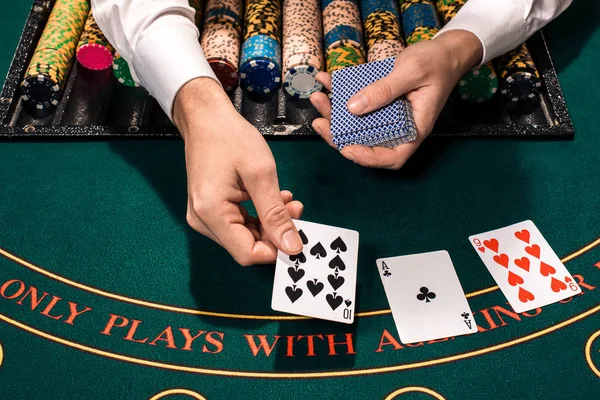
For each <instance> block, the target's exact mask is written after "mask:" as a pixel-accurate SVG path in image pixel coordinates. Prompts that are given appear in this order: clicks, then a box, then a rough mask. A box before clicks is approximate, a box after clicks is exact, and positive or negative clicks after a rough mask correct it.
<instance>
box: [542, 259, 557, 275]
mask: <svg viewBox="0 0 600 400" xmlns="http://www.w3.org/2000/svg"><path fill="white" fill-rule="evenodd" d="M554 273H556V269H555V268H554V267H553V266H552V265H549V264H546V263H545V262H543V261H542V262H540V274H542V276H548V275H550V274H554ZM553 279H554V278H553Z"/></svg>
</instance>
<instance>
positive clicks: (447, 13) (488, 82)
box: [437, 0, 498, 103]
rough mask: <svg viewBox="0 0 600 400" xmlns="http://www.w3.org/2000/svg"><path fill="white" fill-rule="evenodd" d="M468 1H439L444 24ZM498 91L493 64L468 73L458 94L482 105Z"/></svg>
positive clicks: (463, 78)
mask: <svg viewBox="0 0 600 400" xmlns="http://www.w3.org/2000/svg"><path fill="white" fill-rule="evenodd" d="M466 2H467V0H437V10H438V13H439V15H440V17H441V18H442V21H443V22H444V25H445V24H447V23H448V22H450V20H451V19H452V18H454V17H455V16H456V13H458V11H459V10H460V9H461V7H462V6H463V5H465V4H466ZM497 91H498V77H497V76H496V71H495V70H494V67H493V65H492V63H491V62H488V63H487V64H485V65H482V66H480V67H478V68H475V69H473V70H471V71H469V72H467V73H466V74H465V75H464V76H463V77H462V78H461V79H460V81H459V82H458V92H459V94H460V97H461V98H462V99H463V100H468V101H474V102H477V103H482V102H484V101H487V100H489V99H491V98H492V97H493V96H494V94H496V92H497Z"/></svg>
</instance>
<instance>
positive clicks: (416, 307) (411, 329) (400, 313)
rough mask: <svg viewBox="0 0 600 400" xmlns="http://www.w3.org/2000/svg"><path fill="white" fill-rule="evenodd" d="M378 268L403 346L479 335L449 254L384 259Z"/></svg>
mask: <svg viewBox="0 0 600 400" xmlns="http://www.w3.org/2000/svg"><path fill="white" fill-rule="evenodd" d="M377 268H378V269H379V275H380V276H381V281H382V282H383V286H384V288H385V294H386V296H387V298H388V302H389V303H390V307H391V309H392V315H393V317H394V322H395V323H396V328H397V329H398V334H399V335H400V340H401V341H402V342H403V343H414V342H421V341H426V340H434V339H441V338H446V337H451V336H458V335H465V334H469V333H475V332H477V326H476V325H475V320H474V319H473V313H472V312H471V309H470V308H469V303H468V302H467V298H466V297H465V293H464V291H463V289H462V286H461V285H460V281H459V280H458V276H457V275H456V271H455V270H454V266H453V265H452V260H451V259H450V255H449V254H448V252H447V251H434V252H431V253H423V254H413V255H408V256H400V257H391V258H380V259H378V260H377Z"/></svg>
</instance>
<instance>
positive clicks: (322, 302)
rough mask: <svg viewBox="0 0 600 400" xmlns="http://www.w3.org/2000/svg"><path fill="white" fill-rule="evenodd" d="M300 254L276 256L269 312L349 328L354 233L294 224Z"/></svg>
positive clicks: (355, 253)
mask: <svg viewBox="0 0 600 400" xmlns="http://www.w3.org/2000/svg"><path fill="white" fill-rule="evenodd" d="M294 224H295V225H296V228H297V229H298V233H299V234H300V237H301V238H302V242H303V243H304V249H303V251H302V253H300V254H298V255H293V256H288V255H287V254H285V253H283V252H279V253H278V254H277V264H276V265H275V281H274V284H273V299H272V302H271V308H273V310H276V311H283V312H287V313H291V314H297V315H304V316H307V317H314V318H320V319H326V320H330V321H337V322H343V323H346V324H351V323H352V322H353V321H354V306H355V304H354V303H355V296H356V272H357V268H356V267H357V262H358V232H356V231H351V230H348V229H342V228H336V227H333V226H327V225H320V224H315V223H312V222H306V221H298V220H294Z"/></svg>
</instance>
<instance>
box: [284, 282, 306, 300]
mask: <svg viewBox="0 0 600 400" xmlns="http://www.w3.org/2000/svg"><path fill="white" fill-rule="evenodd" d="M285 294H287V296H288V297H289V298H290V300H291V301H292V303H293V302H295V301H296V300H298V299H299V298H300V297H302V289H300V288H297V287H296V285H294V286H288V287H286V288H285Z"/></svg>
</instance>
